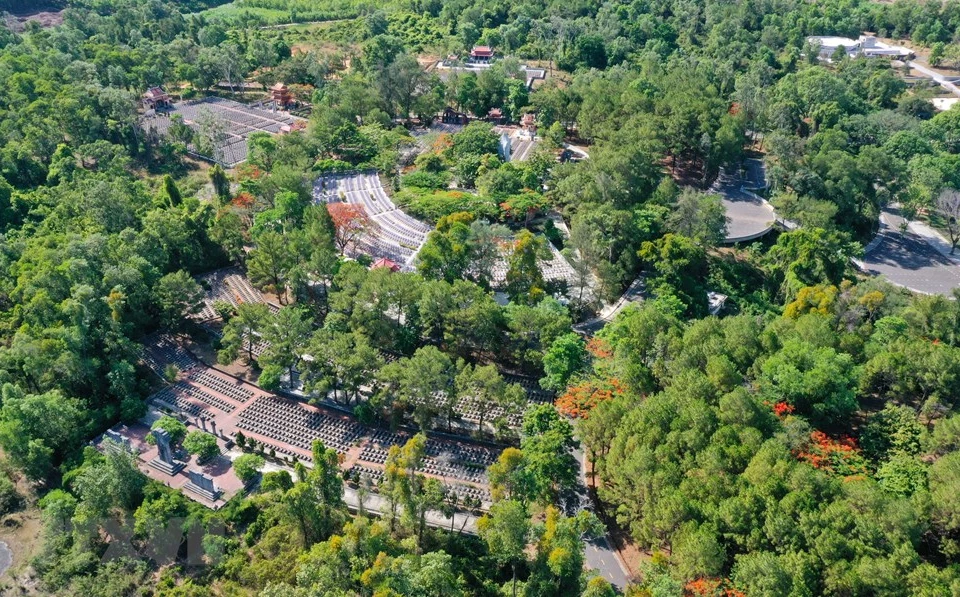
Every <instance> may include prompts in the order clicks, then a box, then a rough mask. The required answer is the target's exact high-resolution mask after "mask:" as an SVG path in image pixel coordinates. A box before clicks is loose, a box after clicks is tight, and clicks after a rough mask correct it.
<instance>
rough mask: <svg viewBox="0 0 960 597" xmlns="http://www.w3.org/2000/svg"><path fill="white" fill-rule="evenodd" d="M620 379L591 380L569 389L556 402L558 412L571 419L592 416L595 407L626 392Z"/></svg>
mask: <svg viewBox="0 0 960 597" xmlns="http://www.w3.org/2000/svg"><path fill="white" fill-rule="evenodd" d="M624 389H625V388H624V387H623V384H622V383H621V382H620V380H619V379H616V378H614V377H611V378H609V379H590V380H587V381H584V382H581V383H578V384H575V385H572V386H570V387H569V388H567V391H566V392H564V393H563V394H562V395H561V396H560V397H559V398H557V401H556V407H557V410H559V411H560V412H561V413H563V414H565V415H567V416H569V417H582V418H584V419H586V418H587V417H588V416H590V411H591V410H593V409H594V407H595V406H597V405H598V404H600V403H601V402H604V401H606V400H610V399H612V398H614V397H616V396H620V395H622V394H623V392H624Z"/></svg>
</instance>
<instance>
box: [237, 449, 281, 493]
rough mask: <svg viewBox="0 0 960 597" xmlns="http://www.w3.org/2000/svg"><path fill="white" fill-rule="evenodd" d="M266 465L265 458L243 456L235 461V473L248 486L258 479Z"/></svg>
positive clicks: (251, 455) (253, 455)
mask: <svg viewBox="0 0 960 597" xmlns="http://www.w3.org/2000/svg"><path fill="white" fill-rule="evenodd" d="M264 463H265V460H264V459H263V456H260V455H257V454H241V455H240V456H237V458H236V459H235V460H234V461H233V472H234V473H236V475H237V478H238V479H240V481H242V482H243V483H244V485H246V484H248V483H250V482H251V481H253V480H254V479H256V478H257V475H259V474H260V469H261V468H263V465H264ZM288 478H289V476H288ZM264 482H266V481H264ZM265 491H266V489H265Z"/></svg>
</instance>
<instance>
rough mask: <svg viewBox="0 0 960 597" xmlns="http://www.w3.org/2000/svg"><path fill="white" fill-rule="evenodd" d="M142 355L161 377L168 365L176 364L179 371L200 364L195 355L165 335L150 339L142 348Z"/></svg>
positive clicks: (188, 369)
mask: <svg viewBox="0 0 960 597" xmlns="http://www.w3.org/2000/svg"><path fill="white" fill-rule="evenodd" d="M140 357H141V358H142V359H143V362H144V363H146V365H147V366H148V367H150V369H152V370H153V372H154V373H156V374H157V375H159V376H160V377H163V375H164V369H165V368H166V367H167V366H168V365H174V366H175V367H176V368H177V369H178V370H179V371H190V370H191V369H193V368H194V367H196V366H197V365H199V363H198V362H197V360H196V359H195V358H193V355H191V354H190V353H189V352H187V351H186V350H184V349H183V347H181V346H180V345H179V344H177V343H176V342H175V341H174V340H173V338H170V337H169V336H165V335H157V336H153V337H152V338H150V339H148V340H147V341H146V342H145V343H144V345H143V347H142V348H141V350H140Z"/></svg>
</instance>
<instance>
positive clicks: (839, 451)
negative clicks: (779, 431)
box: [797, 431, 867, 477]
mask: <svg viewBox="0 0 960 597" xmlns="http://www.w3.org/2000/svg"><path fill="white" fill-rule="evenodd" d="M797 458H799V459H800V460H802V461H804V462H808V463H810V465H812V466H813V467H814V468H817V469H820V470H824V471H827V472H829V473H833V474H836V475H841V476H844V477H849V476H853V475H866V474H867V460H866V458H864V457H863V453H862V452H861V451H860V448H859V447H858V446H857V442H856V440H854V439H853V438H852V437H850V436H847V435H844V436H841V437H839V438H837V439H834V438H832V437H830V436H829V435H827V434H826V433H824V432H822V431H814V432H813V433H811V434H810V443H809V444H808V445H807V447H806V448H805V449H802V450H799V451H798V452H797Z"/></svg>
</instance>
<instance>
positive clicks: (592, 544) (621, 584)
mask: <svg viewBox="0 0 960 597" xmlns="http://www.w3.org/2000/svg"><path fill="white" fill-rule="evenodd" d="M574 456H576V457H577V461H578V462H579V463H580V483H581V485H582V487H581V488H580V489H581V492H580V493H581V494H582V495H583V499H582V500H581V505H580V508H581V509H584V508H590V500H589V497H587V495H588V494H587V464H586V459H585V457H584V454H583V451H582V450H575V451H574ZM584 556H585V558H586V562H587V567H588V568H591V569H593V570H596V571H597V572H598V573H599V574H600V576H602V577H603V578H605V579H607V580H608V581H610V584H612V585H613V586H614V587H616V588H617V589H618V590H619V591H620V592H623V591H624V590H626V588H627V585H628V584H630V578H629V576H628V574H627V571H626V570H625V569H624V567H623V564H621V563H620V556H618V555H617V552H616V550H614V549H613V547H612V546H611V544H610V541H609V538H608V537H607V536H603V537H598V538H597V539H594V540H592V541H587V542H586V548H585V551H584Z"/></svg>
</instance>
